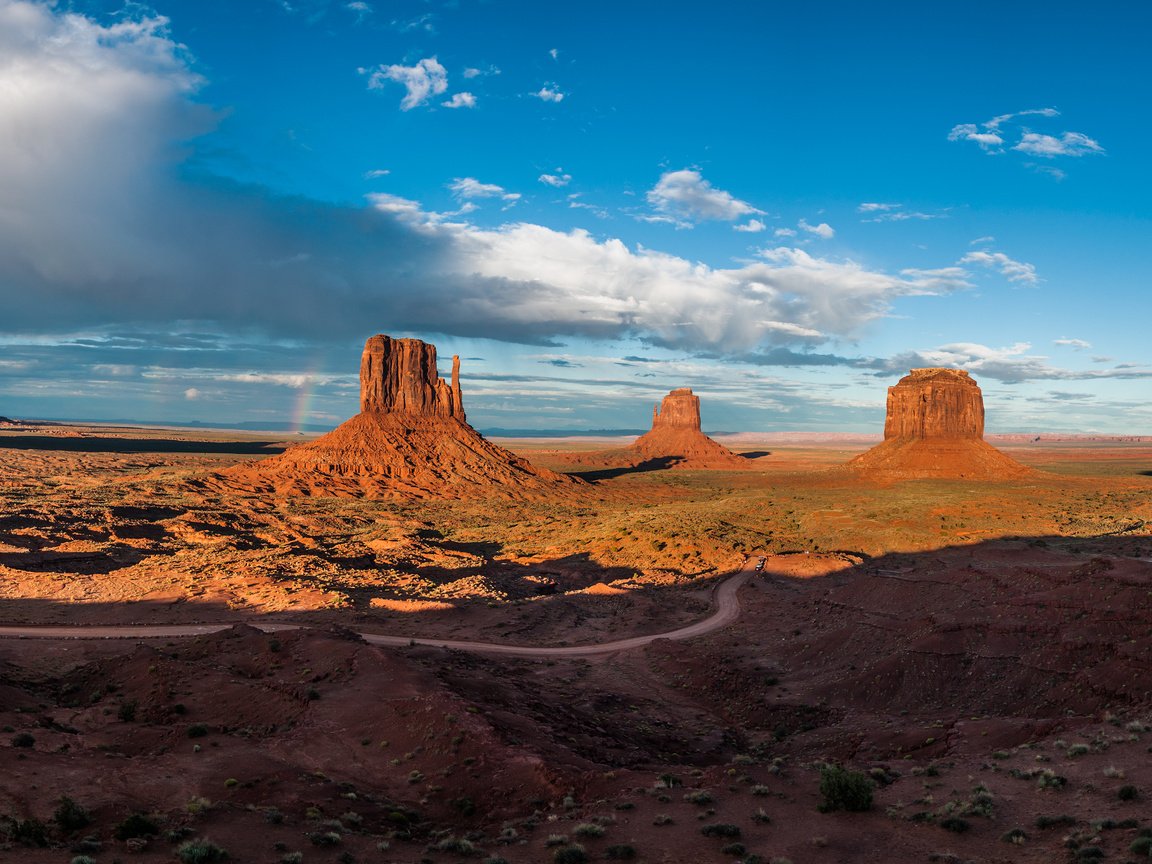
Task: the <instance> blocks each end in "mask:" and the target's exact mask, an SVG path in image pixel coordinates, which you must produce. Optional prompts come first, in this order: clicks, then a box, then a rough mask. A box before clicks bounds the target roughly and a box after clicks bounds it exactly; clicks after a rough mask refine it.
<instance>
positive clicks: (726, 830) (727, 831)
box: [700, 822, 740, 837]
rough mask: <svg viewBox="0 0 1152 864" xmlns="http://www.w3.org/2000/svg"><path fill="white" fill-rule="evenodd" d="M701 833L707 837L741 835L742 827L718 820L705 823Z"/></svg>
mask: <svg viewBox="0 0 1152 864" xmlns="http://www.w3.org/2000/svg"><path fill="white" fill-rule="evenodd" d="M700 833H701V834H703V835H704V836H705V837H739V836H740V828H739V826H737V825H730V824H727V823H724V822H716V823H713V824H712V825H705V826H704V827H703V828H701V829H700Z"/></svg>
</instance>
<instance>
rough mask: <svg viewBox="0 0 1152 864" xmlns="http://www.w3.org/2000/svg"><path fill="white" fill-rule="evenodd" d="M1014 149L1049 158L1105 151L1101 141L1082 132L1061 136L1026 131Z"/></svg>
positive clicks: (1067, 133)
mask: <svg viewBox="0 0 1152 864" xmlns="http://www.w3.org/2000/svg"><path fill="white" fill-rule="evenodd" d="M1012 149H1013V150H1019V151H1020V152H1022V153H1031V154H1032V155H1033V156H1043V157H1045V158H1047V159H1051V158H1053V157H1055V156H1086V155H1088V154H1090V153H1103V152H1104V148H1103V147H1101V146H1100V142H1098V141H1094V140H1093V139H1091V138H1089V137H1088V136H1087V135H1085V134H1083V133H1081V132H1065V133H1064V134H1063V135H1060V136H1059V137H1056V136H1054V135H1042V134H1040V133H1039V132H1025V133H1024V136H1023V137H1022V138H1021V139H1020V143H1019V144H1017V145H1016V146H1015V147H1013V148H1012Z"/></svg>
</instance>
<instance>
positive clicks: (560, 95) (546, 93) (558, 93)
mask: <svg viewBox="0 0 1152 864" xmlns="http://www.w3.org/2000/svg"><path fill="white" fill-rule="evenodd" d="M532 95H533V96H535V97H536V98H537V99H539V100H541V101H543V102H563V101H564V97H565V96H566V95H567V94H566V93H564V92H563V91H562V90H561V89H560V88H559V87H557V86H556V85H555V84H545V85H544V86H543V87H541V88H540V89H539V90H537V91H536V92H535V93H533V94H532Z"/></svg>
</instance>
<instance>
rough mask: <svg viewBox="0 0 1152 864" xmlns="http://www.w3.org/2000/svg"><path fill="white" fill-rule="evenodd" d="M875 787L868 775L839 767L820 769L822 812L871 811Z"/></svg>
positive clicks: (831, 766) (832, 766) (830, 766)
mask: <svg viewBox="0 0 1152 864" xmlns="http://www.w3.org/2000/svg"><path fill="white" fill-rule="evenodd" d="M873 786H874V784H873V783H872V780H871V779H870V778H869V777H868V775H867V774H864V773H862V772H860V771H849V770H847V769H846V768H842V767H841V766H839V765H827V766H825V767H824V768H822V769H820V795H821V796H822V798H823V801H821V802H820V808H819V809H820V812H821V813H829V812H831V811H833V810H848V811H851V812H857V813H858V812H862V811H864V810H871V809H872V789H873Z"/></svg>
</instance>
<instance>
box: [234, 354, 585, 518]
mask: <svg viewBox="0 0 1152 864" xmlns="http://www.w3.org/2000/svg"><path fill="white" fill-rule="evenodd" d="M218 477H219V479H220V481H221V482H222V484H223V485H226V486H228V487H230V488H238V489H241V490H247V491H251V492H275V493H277V494H281V495H331V496H341V497H346V496H363V497H369V498H430V497H457V496H459V497H464V496H468V495H471V494H483V495H496V496H500V497H510V498H523V497H532V496H534V495H535V494H537V493H542V492H549V493H554V492H556V491H561V490H563V489H565V488H572V487H575V486H577V485H579V484H580V482H581V481H579V480H576V479H574V478H571V477H568V476H566V475H563V474H557V473H555V472H553V471H548V470H547V469H543V468H537V467H535V466H533V465H532V464H531V463H529V462H528V461H526V460H524V459H521V458H520V457H518V456H516V455H515V454H513V453H511V452H509V451H508V450H505V449H504V448H502V447H497V446H496V445H495V444H492V443H491V442H490V441H488V440H487V439H485V438H484V437H483V436H482V435H481V434H480V433H479V432H477V431H476V430H475V429H473V428H472V427H471V426H469V425H468V422H467V420H466V419H465V415H464V400H463V398H462V395H461V392H460V358H459V357H453V358H452V380H451V383H449V382H447V381H444V380H443V379H442V378H441V377H440V375H439V373H438V372H437V368H436V348H435V346H433V345H429V344H428V343H426V342H422V341H420V340H419V339H393V338H391V337H389V336H384V335H378V336H373V337H371V338H370V339H368V341H367V343H365V345H364V353H363V354H362V355H361V357H360V413H359V414H357V415H356V416H355V417H353V418H352V419H350V420H348V421H347V422H345V423H343V424H342V425H340V426H338V427H337V428H336V429H333V430H332V431H331V432H329V433H328V434H327V435H323V436H321V437H320V438H317V439H316V440H315V441H310V442H308V443H305V444H299V445H297V446H295V447H292V448H290V449H288V450H286V451H285V452H284V453H281V454H280V455H278V456H273V457H270V458H268V459H263V460H261V461H259V462H256V463H249V464H245V465H242V466H238V467H236V468H233V469H230V470H228V471H225V472H223V474H221V475H218Z"/></svg>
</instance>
